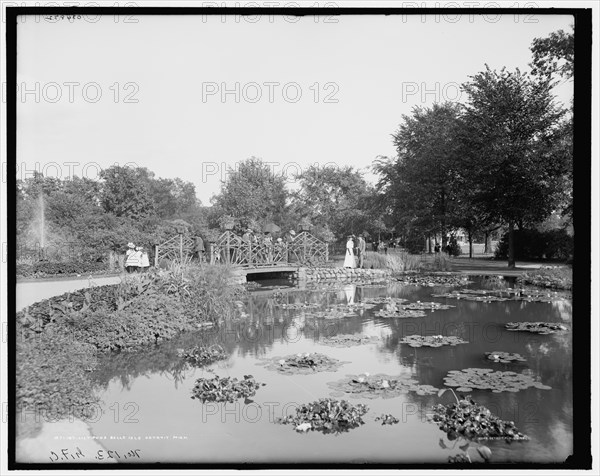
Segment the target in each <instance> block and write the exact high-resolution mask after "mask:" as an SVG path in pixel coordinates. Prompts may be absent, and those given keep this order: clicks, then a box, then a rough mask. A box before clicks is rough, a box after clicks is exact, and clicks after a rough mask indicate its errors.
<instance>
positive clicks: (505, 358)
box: [485, 350, 526, 364]
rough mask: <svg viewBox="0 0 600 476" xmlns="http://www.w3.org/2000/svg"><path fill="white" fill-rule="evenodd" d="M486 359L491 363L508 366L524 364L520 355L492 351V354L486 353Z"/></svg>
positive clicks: (523, 359)
mask: <svg viewBox="0 0 600 476" xmlns="http://www.w3.org/2000/svg"><path fill="white" fill-rule="evenodd" d="M485 355H487V358H488V359H489V360H491V361H492V362H501V363H503V364H509V363H511V362H526V360H525V358H524V357H523V356H522V355H521V354H516V353H510V352H501V351H499V350H494V351H492V352H486V353H485Z"/></svg>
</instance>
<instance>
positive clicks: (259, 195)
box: [211, 157, 288, 226]
mask: <svg viewBox="0 0 600 476" xmlns="http://www.w3.org/2000/svg"><path fill="white" fill-rule="evenodd" d="M287 198H288V192H287V190H286V188H285V177H284V176H283V175H281V174H276V173H275V172H274V171H273V170H272V169H271V168H270V167H269V165H268V164H265V163H264V162H263V161H262V160H261V159H258V158H256V157H251V158H249V159H246V160H245V161H243V162H241V163H240V164H239V167H238V168H237V169H236V170H231V171H230V173H229V174H228V175H227V178H226V180H225V181H224V182H223V183H222V185H221V192H220V193H219V194H218V195H216V196H214V197H213V198H212V200H211V201H212V203H213V205H214V206H215V208H216V209H217V210H219V213H224V214H228V215H231V216H233V217H235V218H237V219H238V220H239V221H240V222H241V223H242V225H245V226H246V225H247V224H248V223H249V222H253V221H256V222H260V223H262V224H264V223H266V222H267V221H274V222H275V223H278V224H279V223H281V221H282V220H283V218H284V216H285V210H286V200H287Z"/></svg>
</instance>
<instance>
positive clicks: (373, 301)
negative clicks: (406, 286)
mask: <svg viewBox="0 0 600 476" xmlns="http://www.w3.org/2000/svg"><path fill="white" fill-rule="evenodd" d="M407 301H408V299H404V298H393V297H374V298H364V299H363V300H362V302H364V303H366V304H389V303H392V302H394V303H396V304H401V303H403V302H407Z"/></svg>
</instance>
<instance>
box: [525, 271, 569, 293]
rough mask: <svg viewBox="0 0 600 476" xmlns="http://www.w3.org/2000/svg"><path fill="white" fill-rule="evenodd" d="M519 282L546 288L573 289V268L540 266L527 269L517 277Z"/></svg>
mask: <svg viewBox="0 0 600 476" xmlns="http://www.w3.org/2000/svg"><path fill="white" fill-rule="evenodd" d="M517 282H518V283H523V284H532V285H534V286H540V287H545V288H554V289H572V288H573V270H572V269H571V268H568V267H564V266H561V267H555V268H540V269H537V270H533V271H527V272H525V273H523V274H521V275H520V276H519V277H518V278H517Z"/></svg>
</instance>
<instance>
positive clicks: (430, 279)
mask: <svg viewBox="0 0 600 476" xmlns="http://www.w3.org/2000/svg"><path fill="white" fill-rule="evenodd" d="M396 279H397V280H398V281H399V282H400V283H402V284H405V285H415V286H430V287H433V286H464V285H466V284H470V283H471V281H469V278H467V277H466V276H464V275H461V274H446V275H436V274H432V275H422V274H408V275H404V276H398V277H396Z"/></svg>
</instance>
